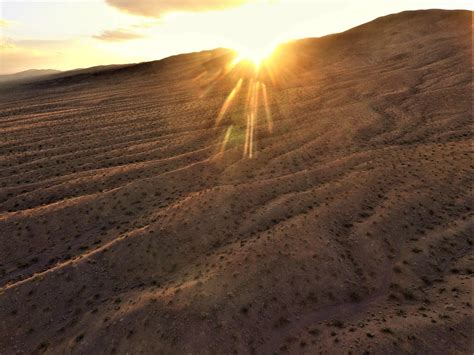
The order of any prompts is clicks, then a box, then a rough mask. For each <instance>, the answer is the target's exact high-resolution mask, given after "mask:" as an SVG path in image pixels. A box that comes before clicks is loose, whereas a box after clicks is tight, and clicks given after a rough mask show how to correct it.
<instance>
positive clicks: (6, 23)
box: [0, 18, 10, 27]
mask: <svg viewBox="0 0 474 355" xmlns="http://www.w3.org/2000/svg"><path fill="white" fill-rule="evenodd" d="M9 25H10V21H8V20H4V19H2V18H0V27H7V26H9Z"/></svg>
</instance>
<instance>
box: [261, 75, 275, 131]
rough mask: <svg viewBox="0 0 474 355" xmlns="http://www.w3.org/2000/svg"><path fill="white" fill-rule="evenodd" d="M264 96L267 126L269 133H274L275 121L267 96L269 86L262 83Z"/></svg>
mask: <svg viewBox="0 0 474 355" xmlns="http://www.w3.org/2000/svg"><path fill="white" fill-rule="evenodd" d="M262 94H263V95H262V96H263V105H264V107H265V113H266V117H267V125H268V131H269V132H270V133H273V119H272V111H271V109H270V105H269V104H268V94H267V86H266V85H265V83H262Z"/></svg>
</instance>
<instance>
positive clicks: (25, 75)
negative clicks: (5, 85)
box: [0, 69, 61, 82]
mask: <svg viewBox="0 0 474 355" xmlns="http://www.w3.org/2000/svg"><path fill="white" fill-rule="evenodd" d="M60 72H61V71H60V70H54V69H29V70H25V71H21V72H19V73H15V74H6V75H0V82H5V81H14V80H25V79H31V78H38V77H43V76H47V75H52V74H58V73H60Z"/></svg>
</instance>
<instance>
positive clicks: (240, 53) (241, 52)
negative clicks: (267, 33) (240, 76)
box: [234, 45, 276, 68]
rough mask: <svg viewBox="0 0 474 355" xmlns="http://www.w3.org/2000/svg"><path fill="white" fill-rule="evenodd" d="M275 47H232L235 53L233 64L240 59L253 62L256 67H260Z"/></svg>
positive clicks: (240, 60)
mask: <svg viewBox="0 0 474 355" xmlns="http://www.w3.org/2000/svg"><path fill="white" fill-rule="evenodd" d="M275 48H276V46H275V45H269V46H240V47H238V48H235V49H234V50H235V52H236V54H237V56H236V58H235V59H234V64H237V63H239V62H242V61H249V62H251V63H253V64H254V65H255V67H256V68H260V67H261V65H262V64H263V63H264V62H265V61H267V60H269V58H270V57H271V55H272V54H273V52H274V51H275Z"/></svg>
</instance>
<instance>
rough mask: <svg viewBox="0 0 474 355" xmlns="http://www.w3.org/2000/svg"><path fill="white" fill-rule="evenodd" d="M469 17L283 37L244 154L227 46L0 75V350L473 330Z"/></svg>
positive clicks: (464, 341)
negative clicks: (29, 75) (12, 77)
mask: <svg viewBox="0 0 474 355" xmlns="http://www.w3.org/2000/svg"><path fill="white" fill-rule="evenodd" d="M471 35H472V13H470V12H467V11H451V12H450V11H420V12H406V13H401V14H397V15H392V16H388V17H384V18H381V19H377V20H375V21H373V22H371V23H369V24H366V25H363V26H360V27H357V28H355V29H353V30H350V31H348V32H345V33H342V34H337V35H333V36H328V37H324V38H319V39H306V40H302V41H297V42H293V43H290V44H287V45H284V46H282V48H281V49H280V50H278V51H277V53H276V54H275V56H274V59H273V61H272V62H271V63H269V64H268V67H266V68H264V69H262V73H261V75H260V77H259V80H261V83H262V84H261V85H262V86H263V84H265V86H266V90H267V93H266V99H267V102H268V104H267V105H265V100H264V95H263V94H262V95H261V96H259V97H260V101H258V102H256V103H255V105H254V106H255V107H256V109H255V110H256V111H255V113H256V115H255V124H254V126H253V133H252V134H253V140H252V142H253V144H254V148H253V149H254V150H253V151H254V155H253V157H252V159H249V157H248V155H245V154H243V153H245V152H244V149H245V146H246V143H248V139H247V137H248V136H249V128H248V124H247V123H246V122H248V121H247V120H248V117H247V116H248V115H247V111H246V107H247V106H246V102H247V105H248V101H246V95H247V93H248V92H251V90H252V85H253V84H252V83H253V82H252V77H251V76H249V77H246V76H245V75H244V76H243V80H242V84H241V86H237V85H236V84H237V82H238V80H239V78H241V77H242V75H243V74H245V73H246V72H247V71H248V70H249V69H248V68H244V67H243V66H237V67H235V68H234V69H233V70H229V68H228V63H229V62H230V61H231V58H232V54H231V53H230V52H229V51H226V50H216V51H207V52H202V53H194V54H186V55H180V56H176V57H171V58H167V59H165V60H162V61H158V62H150V63H142V64H136V65H126V66H114V67H106V68H93V69H89V70H81V71H78V72H68V73H61V74H57V75H54V76H53V77H50V78H48V79H47V80H42V81H34V82H29V83H22V84H18V85H12V84H9V85H6V84H4V85H3V86H0V95H1V96H0V136H1V140H0V245H1V249H0V319H1V321H0V335H1V336H0V353H15V352H17V351H19V352H24V353H30V352H32V351H38V352H48V353H58V352H59V353H61V352H65V353H70V352H73V353H91V352H104V353H111V352H114V351H116V352H118V353H126V352H133V353H140V352H145V353H151V352H153V353H196V352H197V353H219V354H222V353H232V352H237V353H249V352H252V351H257V352H258V353H274V352H280V351H281V352H284V351H289V352H292V353H299V352H307V353H315V352H319V351H324V352H332V353H343V352H348V351H352V352H354V353H363V352H364V351H370V352H376V353H399V352H403V351H415V350H416V351H417V352H419V353H430V354H431V353H447V352H454V351H457V352H460V353H470V352H472V343H471V340H470V329H471V327H472V320H471V303H470V302H471V299H470V298H471V290H470V285H471V274H472V269H471V266H470V265H471V264H472V260H471V259H472V257H471V246H472V219H471V217H472V212H471V206H472V191H471V183H472V161H471V156H470V152H471V143H472V140H471V139H472V130H471V129H472V127H471V125H472V106H471V93H472V87H471V85H472V83H471V80H472V77H471V69H472V36H471ZM236 87H238V88H239V90H235V92H236V94H235V96H234V98H233V99H232V104H229V108H228V110H226V111H225V113H224V114H223V115H222V118H221V119H220V120H219V122H218V124H216V119H217V117H218V116H219V114H220V113H222V112H223V111H222V106H223V104H224V103H225V102H226V100H228V97H229V93H230V92H231V91H232V90H233V89H235V88H236ZM262 90H263V89H262ZM262 92H263V91H262ZM249 96H251V95H250V94H249ZM267 110H268V112H267ZM269 113H270V114H271V115H269ZM270 116H271V122H272V127H271V129H270V125H269V121H267V118H269V117H270ZM224 143H225V144H224Z"/></svg>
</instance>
